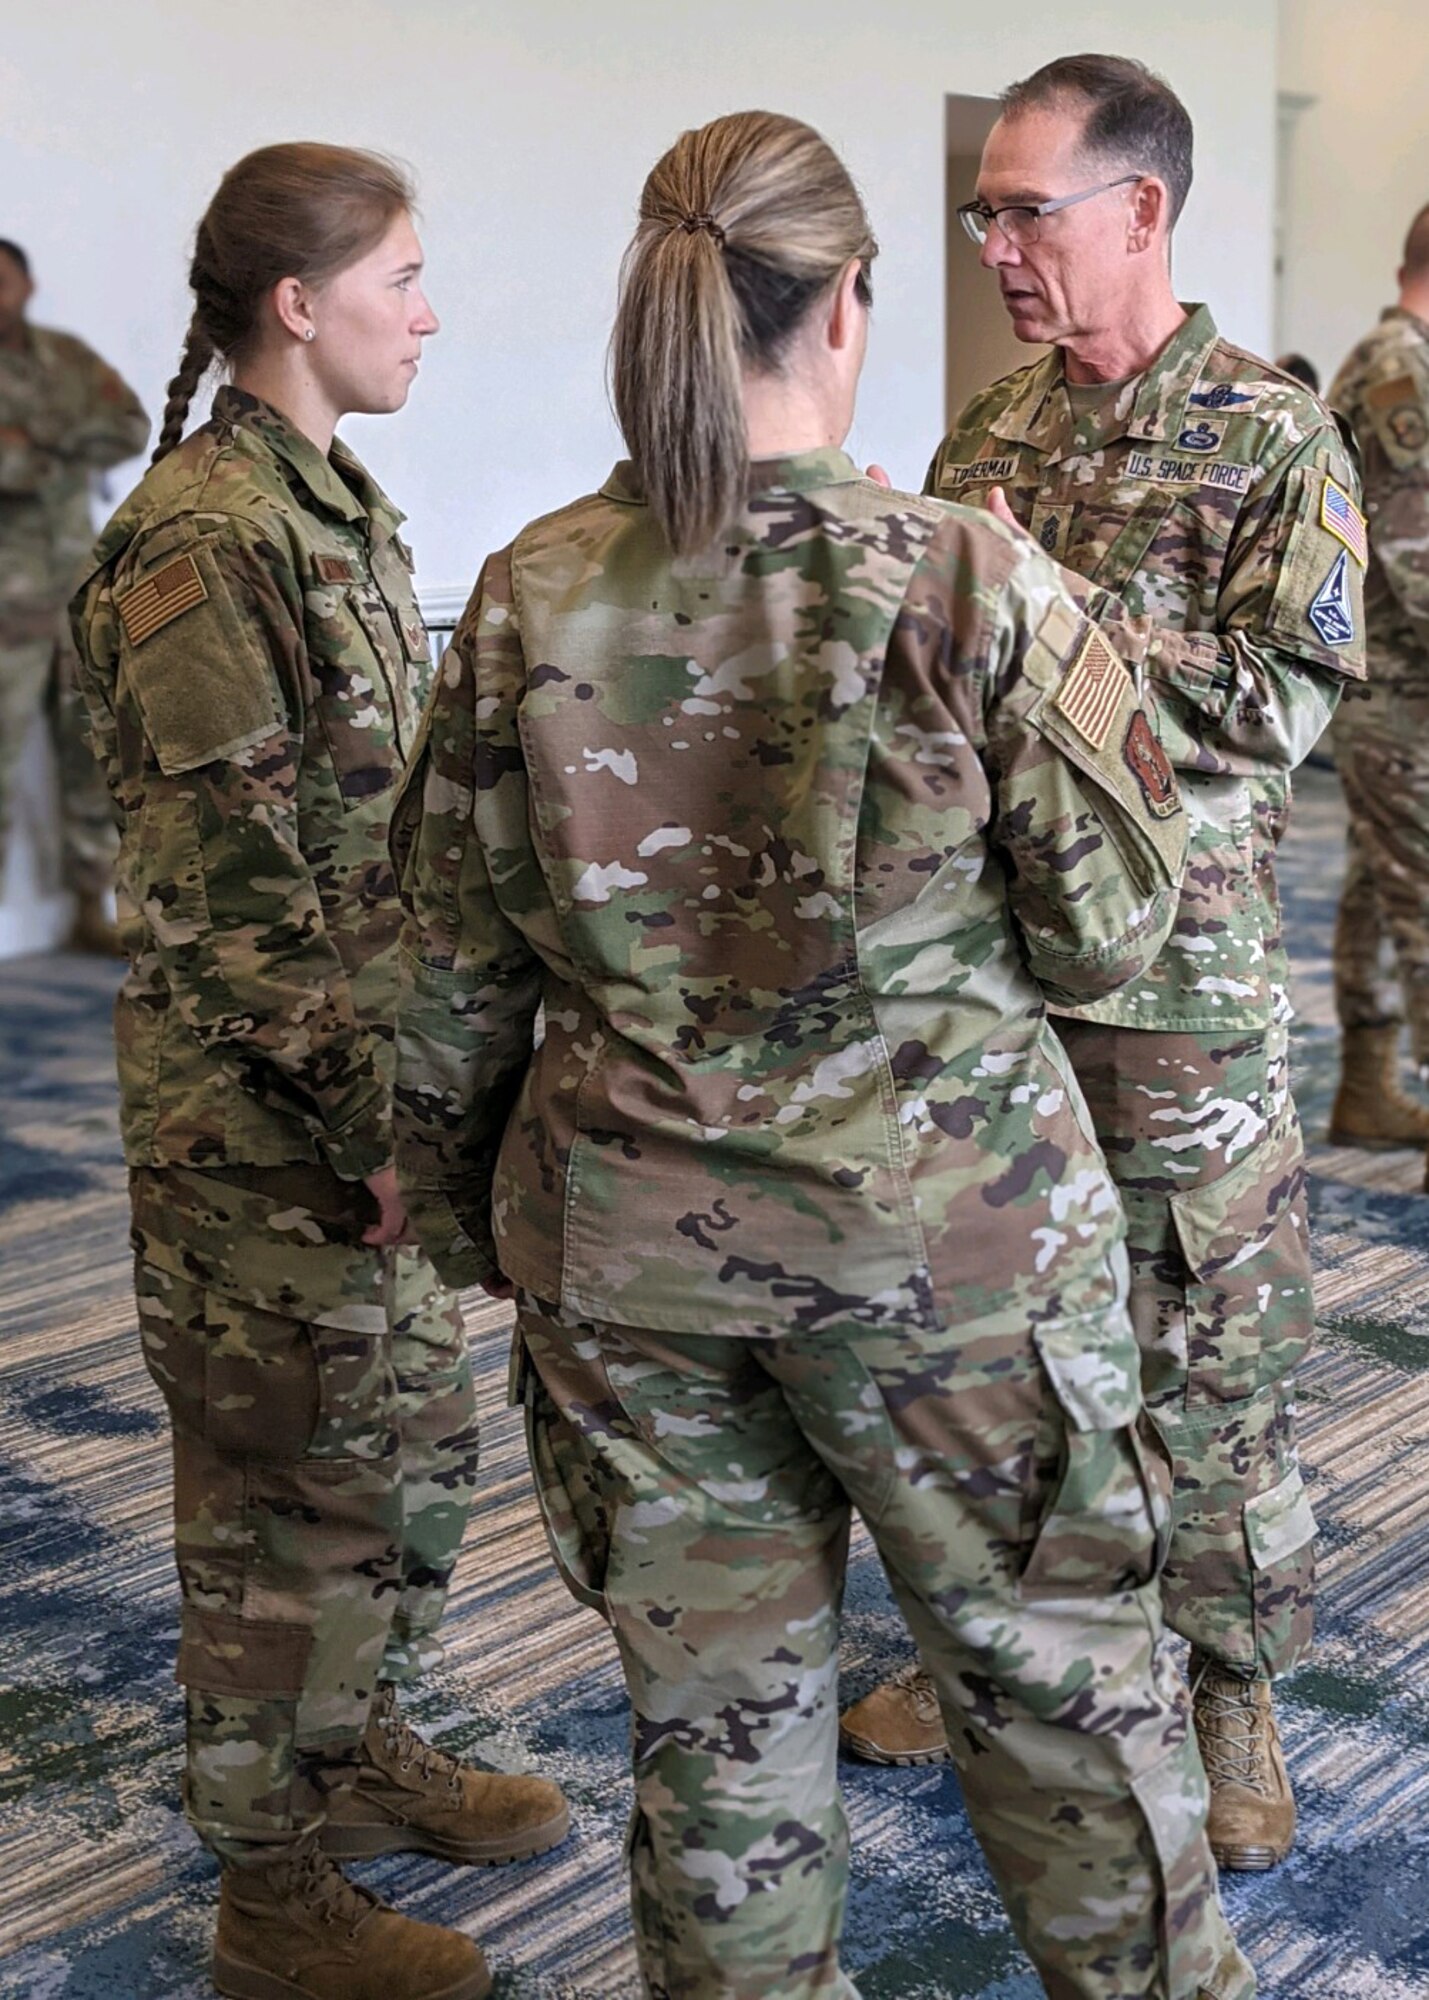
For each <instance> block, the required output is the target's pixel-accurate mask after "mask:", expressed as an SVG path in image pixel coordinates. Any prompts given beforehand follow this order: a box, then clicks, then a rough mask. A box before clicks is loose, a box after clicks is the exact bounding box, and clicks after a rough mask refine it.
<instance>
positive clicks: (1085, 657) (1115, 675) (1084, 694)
mask: <svg viewBox="0 0 1429 2000" xmlns="http://www.w3.org/2000/svg"><path fill="white" fill-rule="evenodd" d="M1130 692H1131V676H1130V674H1129V673H1128V672H1127V671H1126V668H1125V667H1124V666H1123V665H1122V663H1121V661H1120V660H1119V659H1118V658H1117V656H1116V654H1115V653H1114V652H1113V651H1112V649H1111V647H1110V646H1109V645H1108V644H1107V642H1106V640H1105V639H1104V638H1103V637H1102V635H1101V633H1100V632H1099V631H1098V630H1097V628H1096V626H1095V625H1093V626H1090V627H1089V628H1088V630H1087V635H1086V637H1085V639H1083V641H1082V644H1081V649H1080V651H1079V652H1078V654H1077V656H1076V658H1075V659H1074V660H1073V661H1072V664H1071V665H1070V666H1069V667H1068V669H1067V671H1066V673H1065V674H1064V675H1063V676H1062V679H1061V682H1060V684H1059V685H1058V687H1057V690H1056V692H1055V693H1054V694H1053V696H1052V705H1053V707H1054V708H1058V709H1060V710H1061V712H1062V714H1063V715H1065V716H1066V718H1067V720H1068V722H1070V723H1071V725H1072V727H1073V728H1074V729H1075V730H1076V731H1077V733H1078V735H1080V736H1084V737H1085V738H1086V740H1087V742H1088V743H1090V744H1091V746H1092V748H1093V750H1100V749H1102V748H1103V747H1104V746H1105V744H1106V741H1107V738H1108V737H1109V736H1110V735H1111V731H1112V724H1113V723H1114V722H1115V721H1116V718H1117V715H1118V713H1119V711H1120V709H1121V705H1122V701H1123V698H1124V697H1125V696H1126V695H1127V694H1129V693H1130Z"/></svg>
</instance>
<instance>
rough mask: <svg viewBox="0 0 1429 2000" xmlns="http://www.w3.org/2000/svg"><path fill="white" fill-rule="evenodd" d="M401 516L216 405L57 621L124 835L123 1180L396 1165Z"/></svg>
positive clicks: (260, 419) (403, 622)
mask: <svg viewBox="0 0 1429 2000" xmlns="http://www.w3.org/2000/svg"><path fill="white" fill-rule="evenodd" d="M401 518H402V517H401V515H400V514H398V512H397V511H396V509H395V508H394V507H393V506H392V505H391V503H390V502H389V501H388V500H387V499H386V498H385V496H384V495H383V494H382V493H381V492H380V491H379V489H378V488H377V487H376V486H375V485H374V484H373V482H372V481H371V479H369V478H368V476H367V474H366V473H365V472H364V471H363V469H362V467H361V466H360V465H359V464H358V463H357V461H356V460H355V459H354V458H353V457H352V455H351V454H350V453H349V452H348V451H347V450H346V449H345V447H344V446H342V445H341V444H340V443H338V444H335V445H334V446H333V450H332V455H331V458H324V456H323V455H322V453H321V452H320V451H318V449H317V447H316V446H315V445H313V444H312V443H311V442H310V441H309V440H308V439H307V438H306V437H304V436H303V435H302V434H301V433H300V432H299V431H297V430H296V429H295V428H294V427H293V426H292V425H291V424H289V423H288V422H287V421H286V419H284V418H283V417H281V416H280V415H278V414H277V412H275V411H272V410H269V409H267V408H265V407H264V405H262V404H261V403H259V402H257V401H256V400H255V399H254V398H253V397H251V396H248V395H245V394H243V393H241V392H240V391H238V390H236V389H232V388H225V389H221V390H220V391H219V393H218V395H217V396H216V397H215V399H214V414H213V418H212V420H211V421H210V422H209V423H207V424H205V425H204V426H203V427H202V428H201V429H199V430H197V431H195V432H194V433H193V434H192V436H190V437H189V438H187V439H186V440H185V441H184V443H183V444H181V445H180V446H179V448H178V449H177V450H176V451H175V452H173V453H172V454H171V455H170V456H169V457H168V458H166V459H164V460H163V461H161V463H160V464H159V465H157V466H156V467H155V468H154V469H153V470H152V471H151V472H150V473H149V474H148V476H147V477H146V478H145V479H144V481H143V483H142V484H141V485H140V486H139V487H138V489H137V490H136V491H135V493H134V494H133V495H132V496H131V497H130V499H129V500H128V501H126V502H125V504H124V506H123V507H122V508H121V509H120V510H119V512H118V513H117V514H116V515H115V517H114V519H113V520H112V521H111V522H110V524H109V526H108V528H106V530H105V532H104V534H103V536H102V537H101V539H100V541H99V544H98V547H97V549H96V550H95V556H94V569H93V572H92V574H91V576H90V578H89V580H88V582H87V583H86V584H85V586H84V588H83V589H82V590H81V591H80V593H79V594H78V596H77V597H76V599H75V602H74V607H73V610H74V623H75V634H76V639H77V641H78V645H79V651H80V656H81V668H80V676H81V682H82V685H83V689H84V694H85V698H86V701H87V702H88V705H89V712H90V717H91V720H92V723H93V727H94V733H95V741H96V748H97V749H98V750H99V752H100V754H101V756H102V758H103V761H104V765H105V770H106V775H107V778H108V782H109V789H110V792H111V794H112V796H113V798H114V800H115V803H116V805H117V807H118V810H119V814H120V819H121V826H122V837H121V845H120V855H119V883H120V891H121V908H120V931H121V938H122V941H123V944H124V947H125V950H126V952H127V954H128V956H129V959H130V964H131V971H130V974H129V977H128V979H127V980H126V982H125V985H124V988H123V991H122V993H121V995H120V999H119V1003H118V1009H117V1016H116V1019H117V1027H118V1039H119V1073H120V1088H121V1099H122V1110H123V1130H124V1141H125V1151H126V1156H127V1157H128V1159H129V1161H130V1163H131V1164H133V1165H144V1166H162V1165H166V1164H187V1165H191V1166H201V1167H214V1166H219V1165H223V1164H242V1165H250V1166H275V1165H283V1164H289V1163H292V1162H295V1161H299V1160H310V1161H318V1160H324V1161H326V1162H327V1163H328V1164H329V1165H331V1166H332V1167H333V1168H334V1169H335V1170H336V1172H338V1173H339V1174H341V1175H342V1176H343V1177H344V1178H345V1179H356V1178H358V1177H360V1176H361V1175H363V1174H368V1173H373V1172H375V1171H376V1170H377V1169H378V1168H379V1167H381V1166H383V1165H384V1164H385V1163H386V1161H387V1160H388V1158H389V1157H390V1154H391V1140H390V1125H389V1090H390V1078H391V1017H392V1012H393V1009H394V1007H395V1004H396V939H397V928H398V922H399V911H398V907H397V901H396V894H395V884H394V882H393V878H392V871H391V866H390V863H389V861H388V858H387V828H388V815H389V811H390V807H391V803H392V787H393V785H394V783H395V780H396V778H397V775H398V773H399V771H400V769H401V766H402V761H403V758H404V756H405V754H406V752H407V750H408V748H409V747H410V745H411V742H412V738H413V736H414V734H415V731H416V723H417V718H418V715H419V713H420V710H421V704H422V702H423V700H424V698H425V696H426V691H427V687H428V684H429V681H430V678H431V657H430V651H429V648H428V644H427V639H426V635H425V632H424V630H423V627H422V623H421V620H420V618H419V617H418V615H417V609H416V604H415V602H414V599H413V596H412V585H411V575H410V569H411V558H410V556H409V555H408V553H407V550H406V549H405V547H404V546H403V544H402V542H401V540H400V539H399V537H398V535H397V525H398V523H399V522H400V520H401Z"/></svg>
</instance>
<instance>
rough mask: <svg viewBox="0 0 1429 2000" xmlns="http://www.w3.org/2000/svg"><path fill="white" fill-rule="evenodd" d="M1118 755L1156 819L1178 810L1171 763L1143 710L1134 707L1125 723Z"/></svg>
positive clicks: (1178, 800) (1167, 817) (1167, 816)
mask: <svg viewBox="0 0 1429 2000" xmlns="http://www.w3.org/2000/svg"><path fill="white" fill-rule="evenodd" d="M1121 754H1122V757H1123V759H1124V761H1125V763H1126V768H1127V769H1128V771H1130V773H1131V775H1132V777H1133V778H1135V780H1136V782H1137V784H1138V785H1140V787H1141V796H1142V797H1143V798H1144V799H1145V801H1146V804H1147V807H1148V809H1149V810H1150V811H1151V812H1153V813H1154V814H1155V815H1156V817H1157V819H1170V817H1171V815H1172V814H1173V813H1178V812H1180V810H1181V800H1180V798H1179V796H1178V795H1177V791H1176V780H1175V779H1174V778H1173V777H1172V775H1171V765H1170V763H1169V762H1168V760H1167V756H1166V752H1165V751H1164V750H1163V749H1162V748H1161V744H1160V742H1159V741H1158V739H1157V735H1156V731H1155V730H1154V729H1153V728H1152V727H1151V724H1150V723H1149V722H1148V721H1147V719H1146V712H1145V710H1144V709H1140V708H1139V709H1137V711H1136V713H1135V715H1133V716H1132V718H1131V721H1130V722H1129V723H1128V724H1127V730H1126V740H1125V742H1124V743H1123V744H1122V749H1121Z"/></svg>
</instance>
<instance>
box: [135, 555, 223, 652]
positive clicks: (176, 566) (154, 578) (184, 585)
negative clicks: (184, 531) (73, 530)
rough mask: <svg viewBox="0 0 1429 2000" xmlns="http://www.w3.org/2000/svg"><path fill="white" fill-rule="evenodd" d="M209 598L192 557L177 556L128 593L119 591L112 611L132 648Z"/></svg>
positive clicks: (140, 644)
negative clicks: (121, 622) (119, 620)
mask: <svg viewBox="0 0 1429 2000" xmlns="http://www.w3.org/2000/svg"><path fill="white" fill-rule="evenodd" d="M207 597H208V591H207V589H206V588H205V586H204V580H203V578H202V577H201V576H200V575H199V571H198V564H197V563H196V562H195V561H194V559H193V557H192V556H177V557H175V559H174V561H173V562H171V563H165V564H164V567H163V568H162V569H156V570H155V571H154V572H153V573H152V575H150V576H146V577H144V578H142V579H141V581H140V582H138V583H136V584H135V585H134V586H133V588H132V589H130V590H121V591H120V592H119V594H118V596H116V598H115V600H114V608H115V610H116V611H117V612H118V613H119V616H120V618H121V620H122V621H123V625H124V632H125V636H126V637H127V638H128V641H129V643H130V645H131V646H142V645H143V643H144V641H145V640H146V639H152V638H153V636H154V634H155V633H156V632H162V631H163V629H164V627H165V626H166V625H167V624H169V623H170V622H171V621H172V620H173V619H175V618H178V617H179V616H181V614H182V613H183V612H185V611H192V610H193V608H194V606H195V605H196V604H202V603H203V602H204V601H205V600H206V598H207Z"/></svg>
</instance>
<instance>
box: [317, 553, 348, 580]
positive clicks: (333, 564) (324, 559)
mask: <svg viewBox="0 0 1429 2000" xmlns="http://www.w3.org/2000/svg"><path fill="white" fill-rule="evenodd" d="M313 569H314V571H315V572H316V574H317V579H318V582H319V583H351V582H352V579H353V574H354V572H353V567H352V564H351V563H350V562H349V561H348V560H347V558H346V557H345V556H314V557H313Z"/></svg>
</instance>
